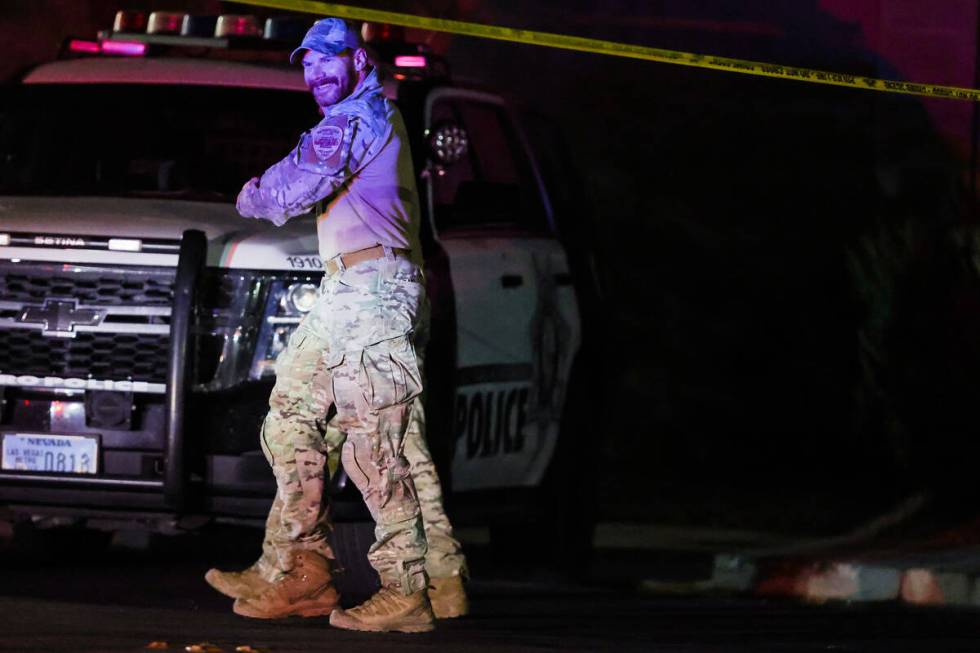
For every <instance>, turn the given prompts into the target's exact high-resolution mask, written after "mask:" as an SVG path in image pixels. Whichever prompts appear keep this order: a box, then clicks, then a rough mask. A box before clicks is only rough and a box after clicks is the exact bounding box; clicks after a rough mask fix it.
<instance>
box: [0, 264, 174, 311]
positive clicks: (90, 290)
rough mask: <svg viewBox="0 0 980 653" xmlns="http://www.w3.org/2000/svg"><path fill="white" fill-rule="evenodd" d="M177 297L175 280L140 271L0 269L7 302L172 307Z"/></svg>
mask: <svg viewBox="0 0 980 653" xmlns="http://www.w3.org/2000/svg"><path fill="white" fill-rule="evenodd" d="M65 268H69V269H65ZM173 294H174V293H173V279H172V278H170V277H167V276H160V275H159V273H154V272H150V271H146V270H140V269H136V270H103V269H88V270H86V269H81V268H76V267H70V266H60V265H58V266H51V265H32V266H29V267H26V269H16V270H13V269H0V298H2V299H3V300H4V301H7V302H24V303H32V302H41V301H44V300H45V299H51V298H65V299H74V300H76V301H77V302H78V303H79V304H89V305H99V306H170V305H171V303H173Z"/></svg>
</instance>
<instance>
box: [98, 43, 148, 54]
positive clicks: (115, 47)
mask: <svg viewBox="0 0 980 653" xmlns="http://www.w3.org/2000/svg"><path fill="white" fill-rule="evenodd" d="M102 52H103V53H105V54H118V55H122V56H124V57H142V56H143V55H145V54H146V43H138V42H136V41H103V42H102Z"/></svg>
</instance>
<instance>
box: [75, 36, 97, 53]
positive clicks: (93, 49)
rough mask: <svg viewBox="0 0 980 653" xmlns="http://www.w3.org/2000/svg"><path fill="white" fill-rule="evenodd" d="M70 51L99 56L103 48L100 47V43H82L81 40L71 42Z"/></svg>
mask: <svg viewBox="0 0 980 653" xmlns="http://www.w3.org/2000/svg"><path fill="white" fill-rule="evenodd" d="M68 49H69V50H70V51H72V52H84V53H85V54H99V53H100V52H102V46H101V45H99V42H98V41H81V40H79V39H72V40H71V41H69V42H68Z"/></svg>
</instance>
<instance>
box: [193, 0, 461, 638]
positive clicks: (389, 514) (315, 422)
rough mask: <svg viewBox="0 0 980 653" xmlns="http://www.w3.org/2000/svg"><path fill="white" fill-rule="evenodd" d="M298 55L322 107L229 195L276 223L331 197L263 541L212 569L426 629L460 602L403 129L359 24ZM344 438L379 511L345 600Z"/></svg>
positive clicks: (275, 613) (276, 407) (377, 621)
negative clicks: (339, 573) (340, 510)
mask: <svg viewBox="0 0 980 653" xmlns="http://www.w3.org/2000/svg"><path fill="white" fill-rule="evenodd" d="M300 57H301V58H302V61H303V68H304V76H305V78H306V81H307V84H308V86H309V87H310V89H311V91H312V93H313V96H314V99H316V101H317V103H318V104H319V105H320V107H321V109H322V110H323V114H324V117H323V120H321V121H320V123H319V124H318V125H317V126H316V127H315V128H313V129H312V130H310V131H309V132H306V133H304V134H303V135H302V137H301V138H300V141H299V144H298V145H297V146H296V148H295V149H294V150H293V151H292V152H290V154H289V155H288V156H287V157H286V158H285V159H283V160H282V161H280V162H279V163H277V164H275V165H274V166H272V167H271V168H269V169H268V170H267V171H266V172H265V173H264V174H263V175H262V177H261V178H255V179H252V180H250V181H249V182H248V183H246V184H245V186H244V187H243V188H242V191H241V193H240V194H239V197H238V205H237V206H238V211H239V213H241V214H242V215H243V216H245V217H255V218H262V219H267V220H270V221H271V222H273V223H274V224H276V225H281V224H283V223H285V222H286V220H288V219H289V218H290V217H293V216H296V215H300V214H303V213H307V212H308V211H310V210H311V209H312V208H313V207H314V206H315V205H316V204H317V203H318V202H320V201H321V200H326V201H327V208H326V211H325V212H324V213H323V214H321V215H320V216H319V217H318V219H317V234H318V237H319V241H320V254H321V257H322V258H323V260H324V269H325V274H324V278H323V282H322V283H321V287H320V296H319V299H318V301H317V304H316V305H315V307H314V308H313V309H312V310H311V311H310V312H309V314H308V315H307V316H306V317H305V318H304V319H303V321H302V322H301V323H300V325H299V326H298V327H297V329H296V332H295V333H294V334H293V335H292V336H291V338H290V340H289V344H288V346H287V348H286V349H285V350H284V351H283V352H282V354H281V355H280V356H279V359H278V360H277V362H276V377H277V378H276V385H275V388H274V389H273V392H272V396H271V398H270V401H269V406H270V410H269V414H268V416H267V417H266V420H265V423H264V424H263V426H262V448H263V451H264V453H265V455H266V457H267V459H268V460H269V463H270V465H271V466H272V469H273V472H274V474H275V477H276V483H277V486H278V490H277V493H276V498H275V501H274V503H273V506H272V510H271V511H270V514H269V518H268V521H267V524H266V534H265V542H264V545H263V554H262V557H261V558H260V559H259V561H258V562H256V564H255V565H253V566H252V567H251V568H249V569H248V570H246V571H244V572H220V571H217V570H211V571H210V572H208V575H207V579H208V582H209V583H211V584H212V585H213V586H214V587H215V588H217V589H218V590H219V591H222V592H224V593H226V594H229V595H232V596H235V597H236V598H237V600H236V602H235V607H234V609H235V612H237V613H239V614H242V615H245V616H251V617H259V618H277V617H284V616H288V615H303V616H311V615H318V614H331V617H330V622H331V624H333V625H335V626H338V627H341V628H351V629H356V630H398V631H403V632H419V631H424V630H431V629H432V627H433V617H434V616H440V617H449V616H458V615H460V614H465V612H466V610H467V604H466V596H465V593H464V591H463V588H462V576H463V575H464V574H465V560H464V559H463V557H462V554H461V552H460V547H459V543H458V542H457V541H456V540H455V539H453V537H452V528H451V526H450V524H449V520H448V518H447V517H446V515H445V512H444V511H443V509H442V501H441V490H440V487H439V481H438V477H437V476H436V474H435V468H434V466H433V465H432V458H431V455H430V454H429V451H428V448H427V447H426V444H425V439H424V435H423V431H424V415H423V414H422V411H421V402H420V401H419V400H418V397H419V395H420V393H421V392H422V370H421V364H420V361H421V357H420V356H419V349H418V348H417V346H418V345H419V344H421V343H418V342H417V340H418V337H419V334H420V333H422V332H424V330H425V326H426V324H425V323H426V317H425V316H426V315H427V313H428V306H427V299H426V296H425V288H424V285H423V280H422V276H421V269H420V266H419V262H420V253H421V250H420V247H419V242H418V229H419V208H418V194H417V192H416V188H415V177H414V172H413V169H412V158H411V153H410V151H409V147H408V136H407V134H406V131H405V125H404V123H403V121H402V118H401V115H400V113H399V112H398V110H397V108H396V107H395V106H394V105H393V104H391V103H390V102H389V101H388V100H387V99H386V98H385V97H384V96H383V94H382V91H381V85H380V83H379V81H378V78H377V73H376V72H375V71H374V70H373V69H372V67H371V65H370V63H369V61H368V58H367V54H366V52H365V50H364V49H363V45H362V43H361V41H360V37H359V34H358V32H357V31H356V30H355V29H354V28H353V27H352V26H350V25H349V24H347V23H346V22H344V21H342V20H340V19H336V18H327V19H323V20H320V21H317V23H315V24H314V26H313V27H312V28H311V29H310V31H309V32H308V33H307V35H306V36H305V37H304V39H303V43H302V45H301V46H300V47H299V48H297V49H296V51H294V52H293V54H292V56H291V57H290V60H291V61H295V60H296V59H298V58H300ZM331 406H333V407H335V408H336V411H337V413H336V417H335V418H334V420H333V422H332V423H331V424H330V425H327V426H326V428H325V431H326V435H325V436H324V435H322V434H321V429H320V428H319V427H320V426H323V424H322V420H323V419H324V418H325V417H326V415H327V412H328V410H329V409H330V408H331ZM338 451H339V453H340V458H341V460H342V461H343V464H344V469H345V470H346V471H347V474H348V476H349V477H350V479H351V480H352V481H353V482H354V483H355V485H357V487H358V488H359V489H360V490H361V492H362V494H363V495H364V500H365V503H366V504H367V506H368V509H369V510H370V511H371V514H372V516H373V517H374V519H375V523H376V528H375V536H376V542H375V543H374V545H373V546H372V547H371V550H370V552H369V555H368V558H369V560H370V562H371V564H372V566H373V567H374V568H375V569H376V570H377V571H378V574H379V576H380V579H381V585H382V588H381V590H380V591H379V592H378V593H377V594H376V595H375V596H373V597H372V598H371V599H369V600H368V601H366V602H365V603H364V604H362V605H360V606H358V607H356V608H353V609H350V610H346V611H345V610H341V609H339V608H337V607H336V604H337V598H338V597H337V593H336V591H335V590H334V588H333V585H332V581H331V577H330V560H331V559H332V558H333V553H332V551H331V550H330V545H329V543H328V541H327V538H326V535H327V532H328V530H329V524H328V523H327V512H326V502H325V496H324V486H325V479H326V478H327V475H328V472H327V461H328V459H329V458H330V457H331V455H332V454H333V455H336V453H337V452H338ZM420 503H421V506H420ZM427 538H428V542H427ZM430 600H431V603H430ZM433 608H434V609H435V615H434V614H433Z"/></svg>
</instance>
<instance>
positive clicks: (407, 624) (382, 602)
mask: <svg viewBox="0 0 980 653" xmlns="http://www.w3.org/2000/svg"><path fill="white" fill-rule="evenodd" d="M434 622H435V617H434V616H433V615H432V606H431V605H430V604H429V597H428V596H426V593H425V591H423V590H419V591H418V592H415V593H413V594H409V595H408V596H405V595H404V594H401V593H399V592H397V591H396V590H393V589H389V588H387V587H382V588H381V589H380V590H378V593H377V594H375V595H374V596H372V597H371V598H369V599H368V600H367V601H365V602H364V603H362V604H361V605H359V606H357V607H356V608H351V609H350V610H341V609H339V608H338V609H337V610H334V612H333V614H332V615H330V625H331V626H336V627H337V628H346V629H347V630H369V631H372V632H381V631H385V632H387V631H390V630H394V631H397V632H400V633H424V632H428V631H430V630H432V629H433V628H435V623H434Z"/></svg>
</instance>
